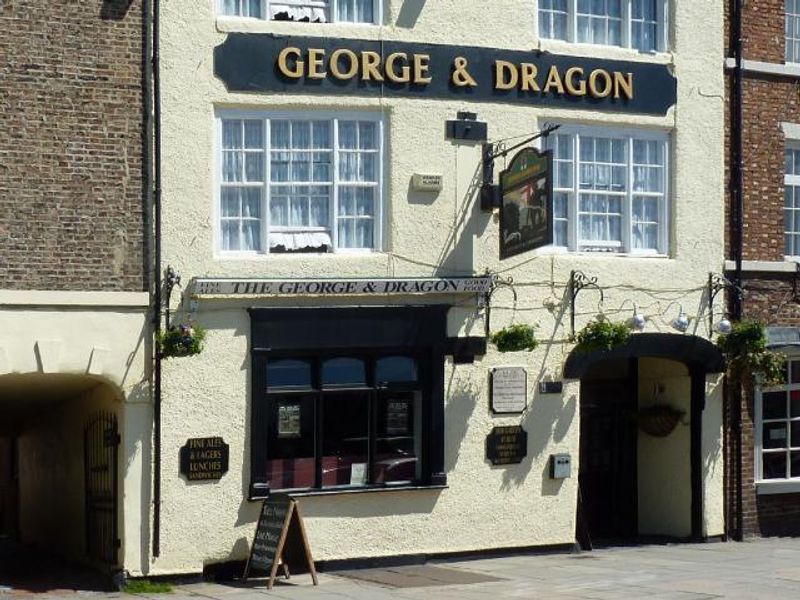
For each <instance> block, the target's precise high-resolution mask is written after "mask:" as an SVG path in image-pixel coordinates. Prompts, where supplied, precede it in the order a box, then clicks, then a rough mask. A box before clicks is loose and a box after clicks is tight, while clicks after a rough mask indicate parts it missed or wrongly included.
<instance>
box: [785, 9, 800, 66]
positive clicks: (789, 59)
mask: <svg viewBox="0 0 800 600" xmlns="http://www.w3.org/2000/svg"><path fill="white" fill-rule="evenodd" d="M789 2H792V3H793V4H794V10H795V11H797V12H789ZM798 17H800V2H797V0H784V3H783V19H784V20H783V23H784V28H783V43H784V52H783V60H784V62H785V63H786V64H787V65H796V64H800V52H798V55H797V56H795V55H794V50H792V51H791V52H790V51H789V45H790V43H791V45H792V48H794V44H795V43H796V42H800V37H794V36H792V35H790V33H789V31H788V29H789V19H790V18H793V19H796V18H798ZM797 33H798V36H800V32H797Z"/></svg>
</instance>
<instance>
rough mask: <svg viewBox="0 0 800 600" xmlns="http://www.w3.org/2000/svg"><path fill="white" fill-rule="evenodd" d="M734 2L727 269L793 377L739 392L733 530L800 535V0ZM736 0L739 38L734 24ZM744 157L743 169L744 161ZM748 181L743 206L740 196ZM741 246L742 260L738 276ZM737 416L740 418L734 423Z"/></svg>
mask: <svg viewBox="0 0 800 600" xmlns="http://www.w3.org/2000/svg"><path fill="white" fill-rule="evenodd" d="M727 4H728V6H726V22H727V23H726V24H727V51H726V63H725V67H726V82H727V85H726V99H727V102H726V105H727V110H728V114H727V132H728V135H727V140H728V143H727V151H726V155H727V157H728V161H729V162H728V164H729V168H728V191H729V197H730V203H729V205H728V206H729V210H728V214H729V221H728V222H729V226H728V228H727V231H728V233H729V235H728V244H729V249H728V256H729V258H730V260H728V261H726V272H727V276H728V279H729V280H730V281H731V283H734V284H737V283H739V284H741V287H742V289H743V292H744V293H743V296H742V309H741V316H742V318H745V319H753V320H757V321H760V322H761V323H763V324H764V325H766V326H767V332H768V338H769V346H770V347H771V348H772V349H774V350H779V351H781V352H784V353H785V354H786V356H787V357H788V359H789V362H788V365H787V368H788V378H787V384H786V385H784V386H778V387H761V386H759V385H756V386H755V388H752V387H751V388H746V389H745V390H744V393H743V394H742V395H741V401H740V406H739V407H738V409H737V404H736V402H737V400H736V397H735V396H733V395H732V396H731V397H732V402H731V413H730V428H729V430H730V437H729V440H728V443H727V444H726V447H727V448H728V449H729V454H728V460H727V464H728V482H729V486H728V487H729V493H728V499H729V504H728V511H727V512H728V517H729V530H730V531H731V532H732V533H733V534H734V535H735V536H738V537H748V536H753V535H798V534H800V404H799V403H798V396H797V395H798V393H800V303H799V302H798V290H797V278H798V256H800V101H798V96H797V84H798V81H800V3H797V2H794V1H793V0H785V1H784V0H761V1H755V2H745V3H743V5H741V3H737V2H729V3H727ZM740 5H741V6H740ZM737 6H740V12H739V13H738V15H739V19H740V22H741V25H740V27H741V37H740V36H738V35H737V31H738V29H737ZM737 39H741V53H740V59H741V62H738V61H737V52H736V49H737ZM739 82H740V83H739ZM739 89H741V93H739ZM740 144H741V146H740ZM740 161H741V165H742V168H741V172H740V173H741V174H739V172H738V171H737V166H738V164H739V162H740ZM739 182H741V187H740V185H739ZM740 189H741V203H742V204H741V208H739V207H738V203H737V192H738V191H739V190H740ZM739 221H741V228H739V227H738V225H737V223H739ZM740 230H741V232H742V233H741V234H739V231H740ZM737 256H738V258H739V259H740V260H741V263H740V271H739V275H740V276H739V277H738V278H737ZM737 279H738V280H737ZM734 310H735V309H734ZM739 419H741V427H737V422H739ZM739 432H740V433H739Z"/></svg>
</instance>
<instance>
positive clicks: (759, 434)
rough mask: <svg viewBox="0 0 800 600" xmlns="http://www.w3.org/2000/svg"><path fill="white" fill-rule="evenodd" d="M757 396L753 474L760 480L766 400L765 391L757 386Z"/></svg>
mask: <svg viewBox="0 0 800 600" xmlns="http://www.w3.org/2000/svg"><path fill="white" fill-rule="evenodd" d="M755 396H756V397H755V413H756V414H755V423H756V427H755V429H756V430H755V444H754V446H755V448H754V452H753V453H754V454H755V465H754V469H753V476H754V478H755V480H756V481H758V480H760V479H761V478H762V473H761V470H762V466H761V465H762V462H763V458H762V455H761V450H762V446H763V428H764V424H763V419H762V415H763V407H762V403H763V401H764V392H763V391H762V390H761V389H760V388H756V391H755ZM787 396H788V394H787Z"/></svg>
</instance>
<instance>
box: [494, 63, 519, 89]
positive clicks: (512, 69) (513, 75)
mask: <svg viewBox="0 0 800 600" xmlns="http://www.w3.org/2000/svg"><path fill="white" fill-rule="evenodd" d="M494 68H495V78H494V87H495V89H497V90H513V89H514V88H515V87H517V83H518V82H519V73H518V72H517V65H515V64H514V63H512V62H508V61H507V60H496V61H494Z"/></svg>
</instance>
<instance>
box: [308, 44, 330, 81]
mask: <svg viewBox="0 0 800 600" xmlns="http://www.w3.org/2000/svg"><path fill="white" fill-rule="evenodd" d="M324 59H325V50H321V49H319V48H309V49H308V78H309V79H325V76H326V75H327V74H328V72H327V71H325V70H324V67H325V61H324Z"/></svg>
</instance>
